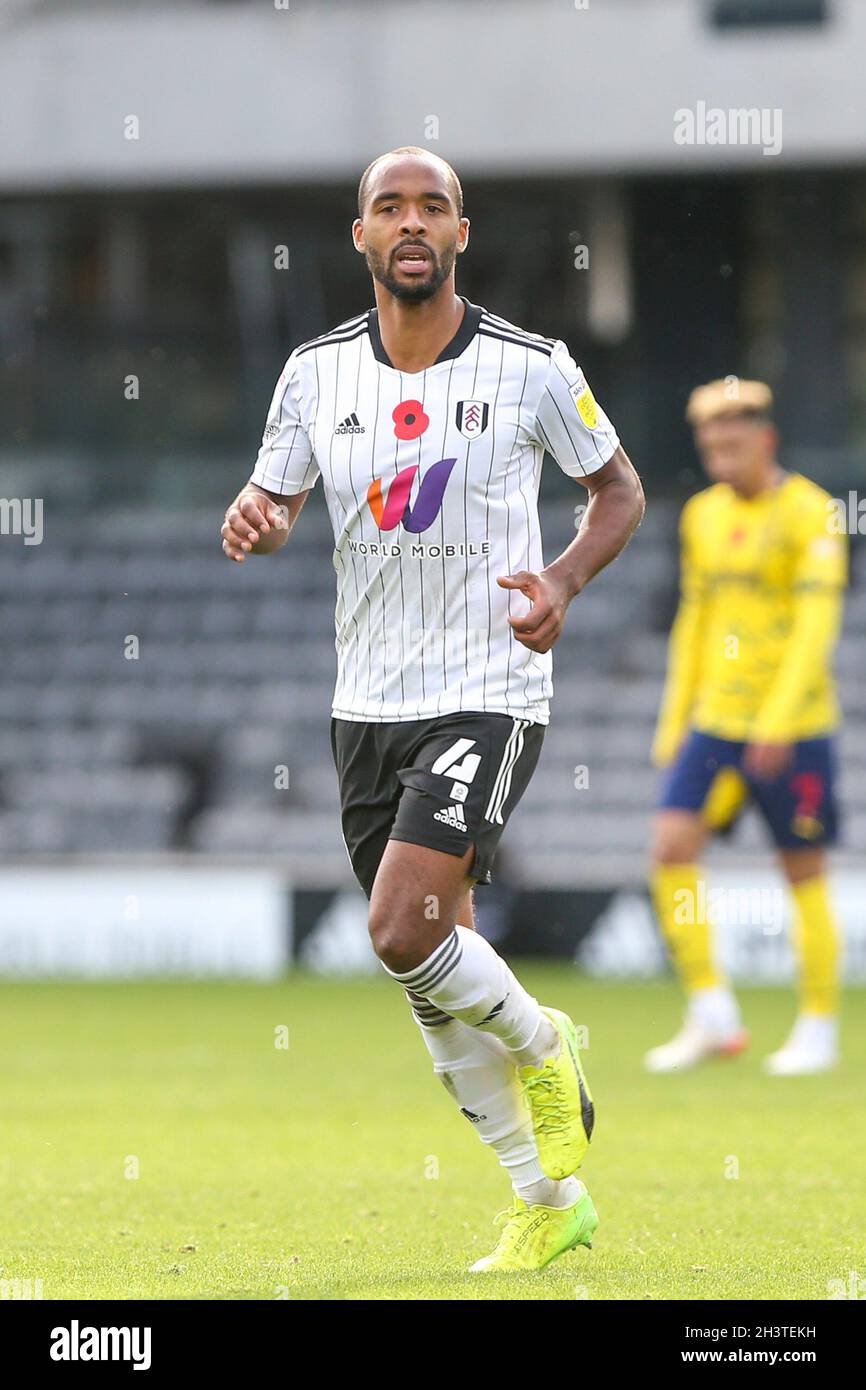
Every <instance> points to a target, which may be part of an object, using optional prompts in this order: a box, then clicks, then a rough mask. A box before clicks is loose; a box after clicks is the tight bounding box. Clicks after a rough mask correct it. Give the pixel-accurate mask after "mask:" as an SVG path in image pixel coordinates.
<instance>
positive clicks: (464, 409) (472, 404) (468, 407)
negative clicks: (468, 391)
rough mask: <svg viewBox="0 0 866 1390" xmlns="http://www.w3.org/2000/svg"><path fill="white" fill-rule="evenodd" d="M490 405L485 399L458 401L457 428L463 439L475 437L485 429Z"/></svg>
mask: <svg viewBox="0 0 866 1390" xmlns="http://www.w3.org/2000/svg"><path fill="white" fill-rule="evenodd" d="M489 414H490V406H489V405H488V404H487V402H486V401H458V402H457V428H458V430H459V431H460V433H461V434H462V435H463V437H464V438H465V439H475V437H476V436H477V435H479V434H483V433H484V431H485V430H486V429H487V417H488V415H489Z"/></svg>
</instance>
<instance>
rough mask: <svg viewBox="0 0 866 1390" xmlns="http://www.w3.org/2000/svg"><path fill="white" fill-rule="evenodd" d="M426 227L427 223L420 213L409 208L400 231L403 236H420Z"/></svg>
mask: <svg viewBox="0 0 866 1390" xmlns="http://www.w3.org/2000/svg"><path fill="white" fill-rule="evenodd" d="M426 229H427V224H426V222H425V221H424V218H423V217H422V216H421V213H420V212H419V211H418V210H417V209H411V210H410V211H408V212H407V213H406V214H405V216H404V218H403V225H402V226H401V228H400V231H401V232H402V233H403V235H404V236H421V235H422V234H423V233H424V232H425V231H426Z"/></svg>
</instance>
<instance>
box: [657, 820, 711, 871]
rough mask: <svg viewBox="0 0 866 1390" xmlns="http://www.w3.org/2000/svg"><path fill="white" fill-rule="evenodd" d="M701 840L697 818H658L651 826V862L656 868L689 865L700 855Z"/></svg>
mask: <svg viewBox="0 0 866 1390" xmlns="http://www.w3.org/2000/svg"><path fill="white" fill-rule="evenodd" d="M702 839H703V836H702V833H701V827H700V820H699V818H698V817H697V816H688V815H678V816H675V817H674V816H659V817H657V819H656V821H655V824H654V826H653V838H652V847H651V851H650V854H651V858H652V862H653V864H654V865H658V866H661V865H664V864H689V863H691V862H692V860H694V859H695V858H696V857H697V855H698V854H699V853H700V850H701V843H702Z"/></svg>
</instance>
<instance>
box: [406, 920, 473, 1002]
mask: <svg viewBox="0 0 866 1390" xmlns="http://www.w3.org/2000/svg"><path fill="white" fill-rule="evenodd" d="M462 954H463V947H462V946H461V944H460V937H459V936H458V935H457V931H456V929H455V930H454V931H452V933H451V935H450V936H449V937H447V938H446V939H445V941H443V942H442V945H441V946H440V947H439V948H438V950H436V951H434V953H433V955H432V956H430V957H428V959H427V960H425V961H424V963H423V965H419V966H418V967H417V969H416V970H410V971H407V973H406V974H405V975H397V976H396V978H397V979H398V980H400V981H401V983H402V984H405V985H410V986H411V987H412V989H414V990H417V991H418V993H419V994H427V993H428V992H429V991H430V990H431V989H433V988H434V986H435V985H437V984H439V983H440V982H441V981H442V980H444V979H445V977H446V975H449V974H450V973H451V971H452V970H453V969H454V967H455V966H456V965H457V963H458V962H459V960H460V957H461V955H462ZM392 973H393V972H392Z"/></svg>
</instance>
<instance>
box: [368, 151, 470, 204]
mask: <svg viewBox="0 0 866 1390" xmlns="http://www.w3.org/2000/svg"><path fill="white" fill-rule="evenodd" d="M399 154H414V155H420V156H423V158H424V159H435V160H437V161H438V162H439V163H440V164H441V165H442V167H443V168H444V170H445V173H446V176H447V179H448V182H449V184H450V186H451V197H452V198H453V199H454V202H455V204H456V207H457V216H458V217H462V216H463V189H462V187H461V184H460V180H459V179H458V177H457V175H456V174H455V172H454V170H453V169H452V168H451V165H450V164H449V163H448V160H447V159H443V158H442V156H441V154H435V153H434V152H433V150H425V149H422V148H421V146H420V145H400V146H399V147H398V148H397V149H396V150H386V151H385V153H384V154H377V155H376V158H375V159H373V160H371V161H370V163H369V164H368V165H367V167H366V169H365V170H364V172H363V174H362V175H361V182H360V183H359V184H358V216H359V217H363V216H364V204H365V203H366V201H367V188H368V185H369V183H370V178H371V176H372V173H373V170H374V169H375V168H376V165H377V164H381V162H382V160H383V159H391V158H392V157H393V156H394V155H399Z"/></svg>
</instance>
